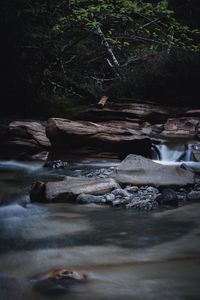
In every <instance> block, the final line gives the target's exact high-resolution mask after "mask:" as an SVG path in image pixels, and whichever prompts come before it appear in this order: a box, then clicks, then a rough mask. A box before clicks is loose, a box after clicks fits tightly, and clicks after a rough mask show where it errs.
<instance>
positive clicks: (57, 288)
mask: <svg viewBox="0 0 200 300" xmlns="http://www.w3.org/2000/svg"><path fill="white" fill-rule="evenodd" d="M87 279H88V276H87V275H86V274H85V273H81V272H78V271H73V270H68V269H57V270H53V271H51V272H48V273H45V274H42V275H38V276H35V277H34V278H32V280H33V281H34V284H33V288H34V289H36V290H37V291H38V292H39V293H41V294H45V295H48V296H49V297H51V296H57V295H59V294H64V293H67V292H70V291H72V289H73V288H74V287H75V286H76V285H77V284H82V283H86V281H87Z"/></svg>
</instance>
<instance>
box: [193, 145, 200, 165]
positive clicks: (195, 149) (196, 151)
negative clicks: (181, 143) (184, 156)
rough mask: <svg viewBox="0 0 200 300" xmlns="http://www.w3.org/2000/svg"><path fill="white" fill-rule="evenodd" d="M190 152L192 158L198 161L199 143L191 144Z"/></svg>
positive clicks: (199, 153) (199, 156)
mask: <svg viewBox="0 0 200 300" xmlns="http://www.w3.org/2000/svg"><path fill="white" fill-rule="evenodd" d="M192 153H193V155H194V158H195V159H196V160H197V161H200V143H197V144H194V145H193V146H192Z"/></svg>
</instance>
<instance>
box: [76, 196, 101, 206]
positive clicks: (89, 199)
mask: <svg viewBox="0 0 200 300" xmlns="http://www.w3.org/2000/svg"><path fill="white" fill-rule="evenodd" d="M76 200H77V202H78V203H84V204H88V203H96V204H103V203H105V202H106V199H105V198H104V196H95V195H90V194H80V195H79V196H78V197H77V199H76Z"/></svg>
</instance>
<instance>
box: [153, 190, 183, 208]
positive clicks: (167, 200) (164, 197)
mask: <svg viewBox="0 0 200 300" xmlns="http://www.w3.org/2000/svg"><path fill="white" fill-rule="evenodd" d="M156 201H157V202H158V203H159V204H160V205H171V206H178V204H179V199H178V195H177V193H176V192H175V191H174V190H173V189H164V190H162V192H161V194H160V195H159V196H158V197H157V198H156Z"/></svg>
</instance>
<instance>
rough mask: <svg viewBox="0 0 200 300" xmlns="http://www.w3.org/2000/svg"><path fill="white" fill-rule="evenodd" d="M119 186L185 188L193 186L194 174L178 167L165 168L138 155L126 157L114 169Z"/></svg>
mask: <svg viewBox="0 0 200 300" xmlns="http://www.w3.org/2000/svg"><path fill="white" fill-rule="evenodd" d="M115 179H116V181H117V182H118V183H119V184H132V185H153V186H157V187H159V186H185V185H192V184H194V174H193V173H192V172H190V171H188V170H184V169H182V168H180V167H178V166H165V165H162V164H159V163H155V162H153V161H152V160H151V159H147V158H144V157H142V156H139V155H133V154H130V155H128V156H127V157H126V158H125V159H124V160H123V161H122V162H121V164H120V165H119V166H118V167H117V169H116V174H115Z"/></svg>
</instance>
